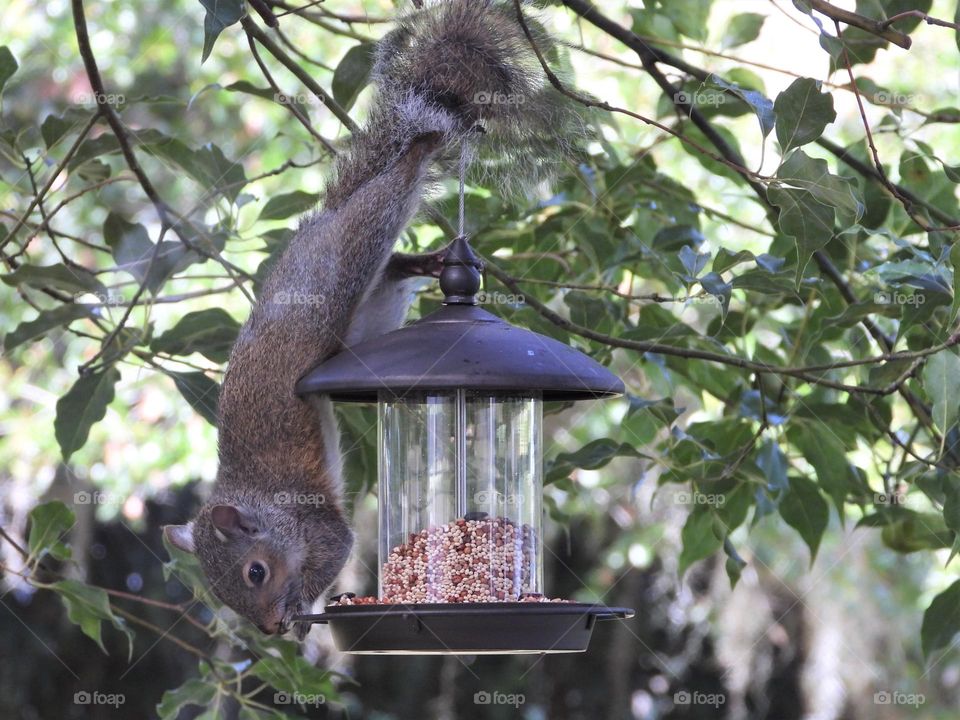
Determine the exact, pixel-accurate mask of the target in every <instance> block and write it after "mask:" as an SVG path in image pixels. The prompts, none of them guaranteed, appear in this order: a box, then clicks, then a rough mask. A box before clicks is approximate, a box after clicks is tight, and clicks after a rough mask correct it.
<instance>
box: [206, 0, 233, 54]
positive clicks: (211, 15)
mask: <svg viewBox="0 0 960 720" xmlns="http://www.w3.org/2000/svg"><path fill="white" fill-rule="evenodd" d="M200 4H201V5H203V7H205V8H206V9H207V14H206V16H205V17H204V18H203V55H201V57H200V62H201V63H202V62H204V61H206V59H207V58H208V57H210V52H211V51H212V50H213V44H214V43H215V42H216V41H217V38H218V37H219V36H220V33H221V32H223V30H224V28H227V27H229V26H231V25H233V24H234V23H237V22H240V18H241V17H243V1H242V0H200Z"/></svg>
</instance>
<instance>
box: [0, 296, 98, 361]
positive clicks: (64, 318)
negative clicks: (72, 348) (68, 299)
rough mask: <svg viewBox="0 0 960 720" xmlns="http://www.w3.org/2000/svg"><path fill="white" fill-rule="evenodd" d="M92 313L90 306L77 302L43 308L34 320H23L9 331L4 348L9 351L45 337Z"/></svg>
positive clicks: (4, 341)
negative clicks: (50, 308) (48, 308)
mask: <svg viewBox="0 0 960 720" xmlns="http://www.w3.org/2000/svg"><path fill="white" fill-rule="evenodd" d="M92 315H93V313H92V312H91V311H90V308H89V307H88V306H86V305H80V304H77V303H70V304H67V305H61V306H59V307H56V308H53V309H52V310H42V311H41V312H40V314H39V315H37V317H35V318H34V319H33V320H27V321H25V322H22V323H20V324H19V325H17V327H15V328H14V329H13V330H12V331H11V332H9V333H7V335H6V337H4V339H3V349H4V350H6V351H8V352H9V351H10V350H13V349H14V348H15V347H17V346H18V345H22V344H23V343H25V342H31V341H33V340H37V339H38V338H41V337H43V336H44V335H46V334H47V333H48V332H50V331H51V330H53V329H54V328H58V327H66V326H68V325H70V323H72V322H73V321H74V320H79V319H80V318H86V317H91V316H92Z"/></svg>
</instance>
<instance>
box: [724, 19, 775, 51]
mask: <svg viewBox="0 0 960 720" xmlns="http://www.w3.org/2000/svg"><path fill="white" fill-rule="evenodd" d="M766 19H767V16H766V15H760V14H758V13H741V14H740V15H734V16H733V18H732V19H731V20H730V24H729V25H728V26H727V30H726V32H724V34H723V39H722V40H721V42H720V47H721V48H722V49H727V48H732V47H737V46H738V45H745V44H747V43H748V42H751V41H753V40H756V39H757V38H758V37H759V36H760V28H762V27H763V21H764V20H766Z"/></svg>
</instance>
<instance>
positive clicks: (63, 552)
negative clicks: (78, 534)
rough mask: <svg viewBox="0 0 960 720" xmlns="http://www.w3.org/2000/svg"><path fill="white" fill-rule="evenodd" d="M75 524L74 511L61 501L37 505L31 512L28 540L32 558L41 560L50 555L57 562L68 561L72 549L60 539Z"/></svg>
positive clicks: (28, 548)
mask: <svg viewBox="0 0 960 720" xmlns="http://www.w3.org/2000/svg"><path fill="white" fill-rule="evenodd" d="M75 522H76V516H75V515H74V514H73V511H72V510H70V508H68V507H67V506H66V505H64V504H63V503H62V502H60V501H59V500H51V501H50V502H46V503H43V504H42V505H37V506H36V507H35V508H34V509H33V510H31V511H30V536H29V538H28V539H27V550H29V551H30V556H31V557H32V558H36V559H40V558H42V557H43V556H44V555H50V556H52V557H54V558H56V559H57V560H68V559H69V558H70V548H69V547H68V546H67V545H66V544H64V543H63V542H62V541H61V539H60V538H61V537H63V535H64V533H66V532H67V531H68V530H70V528H72V527H73V525H74V523H75Z"/></svg>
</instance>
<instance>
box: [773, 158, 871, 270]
mask: <svg viewBox="0 0 960 720" xmlns="http://www.w3.org/2000/svg"><path fill="white" fill-rule="evenodd" d="M777 178H778V180H779V184H777V185H775V186H772V187H770V188H769V190H768V191H767V193H768V197H769V198H770V202H772V203H773V204H774V205H776V206H777V208H778V209H779V210H780V213H779V216H778V218H777V222H778V224H779V226H780V230H781V231H782V232H783V233H784V234H785V235H787V236H789V237H791V238H793V239H794V241H795V242H796V245H797V260H798V262H797V273H796V283H797V286H798V287H799V284H800V281H801V279H802V278H803V273H804V270H806V267H807V263H809V262H810V258H811V257H812V256H813V253H815V252H816V251H817V250H820V249H821V248H823V247H824V246H825V245H826V244H827V243H828V242H829V241H830V239H831V238H832V237H833V234H834V225H835V223H836V221H837V219H838V218H839V220H840V221H841V223H842V224H843V225H844V226H848V225H852V224H854V223H855V222H857V220H859V218H860V216H861V215H862V214H863V203H862V201H861V200H860V198H859V196H858V195H857V192H856V184H855V183H854V182H853V181H852V180H849V179H847V178H843V177H840V176H838V175H831V174H830V173H829V171H828V170H827V163H826V161H825V160H819V159H814V158H812V157H810V156H809V155H807V154H806V153H804V152H803V151H802V150H794V151H793V152H792V153H790V155H789V156H788V157H787V158H786V160H785V161H784V162H783V163H782V164H781V165H780V167H779V168H778V169H777Z"/></svg>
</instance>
